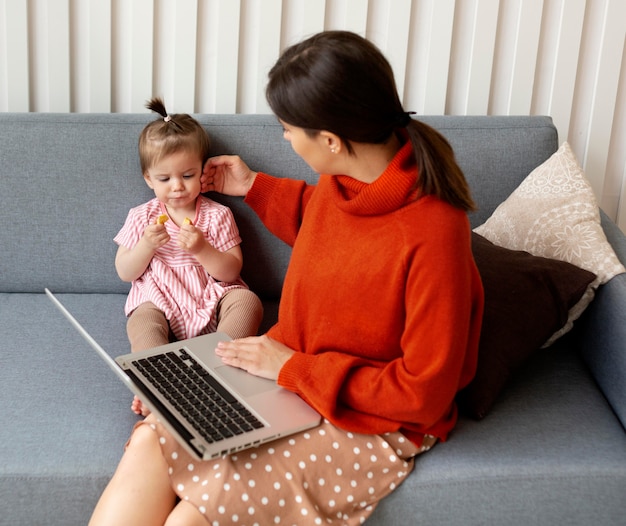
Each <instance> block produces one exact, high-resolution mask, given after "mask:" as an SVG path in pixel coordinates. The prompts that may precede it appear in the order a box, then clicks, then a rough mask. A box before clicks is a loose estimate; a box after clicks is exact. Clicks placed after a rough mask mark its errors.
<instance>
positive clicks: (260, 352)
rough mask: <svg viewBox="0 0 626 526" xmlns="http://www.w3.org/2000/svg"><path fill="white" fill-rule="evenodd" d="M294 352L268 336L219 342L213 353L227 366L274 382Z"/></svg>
mask: <svg viewBox="0 0 626 526" xmlns="http://www.w3.org/2000/svg"><path fill="white" fill-rule="evenodd" d="M294 352H295V351H294V350H293V349H290V348H289V347H287V346H286V345H283V344H282V343H280V342H278V341H276V340H273V339H271V338H269V337H268V336H265V335H264V336H251V337H249V338H240V339H238V340H232V341H227V342H220V343H218V345H217V348H216V349H215V353H216V354H217V355H218V356H219V357H220V358H221V359H222V361H223V362H224V363H225V364H227V365H232V366H234V367H239V368H240V369H243V370H244V371H247V372H249V373H250V374H254V375H255V376H261V377H262V378H268V379H270V380H276V379H277V378H278V373H279V372H280V370H281V368H282V366H283V365H284V364H285V362H287V360H289V358H291V356H292V355H293V353H294Z"/></svg>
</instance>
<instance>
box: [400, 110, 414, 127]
mask: <svg viewBox="0 0 626 526" xmlns="http://www.w3.org/2000/svg"><path fill="white" fill-rule="evenodd" d="M411 115H415V112H414V111H405V112H402V113H400V114H399V115H398V119H397V123H398V126H399V127H400V128H406V127H407V126H408V125H409V124H411V120H412V119H411Z"/></svg>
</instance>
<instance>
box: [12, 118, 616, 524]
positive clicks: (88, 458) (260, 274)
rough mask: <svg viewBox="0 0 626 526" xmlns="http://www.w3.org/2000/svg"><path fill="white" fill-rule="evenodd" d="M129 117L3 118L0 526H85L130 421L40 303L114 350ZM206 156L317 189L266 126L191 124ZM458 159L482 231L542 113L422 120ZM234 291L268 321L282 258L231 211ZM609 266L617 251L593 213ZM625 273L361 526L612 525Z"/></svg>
mask: <svg viewBox="0 0 626 526" xmlns="http://www.w3.org/2000/svg"><path fill="white" fill-rule="evenodd" d="M152 118H153V116H152V115H149V114H147V113H146V114H141V115H128V114H116V115H89V114H68V115H65V114H63V115H59V114H0V196H1V199H2V205H1V206H0V225H1V228H0V248H1V253H0V331H1V333H2V340H1V342H0V402H1V404H0V523H2V524H7V525H9V524H10V525H29V526H32V525H59V526H72V525H84V524H86V522H87V520H88V517H89V516H90V513H91V510H92V508H93V506H94V504H95V502H96V500H97V499H98V496H99V495H100V493H101V492H102V489H103V488H104V486H105V484H106V483H107V481H108V479H109V478H110V476H111V474H112V472H113V470H114V469H115V467H116V465H117V463H118V461H119V458H120V456H121V454H122V449H123V445H124V442H125V441H126V439H127V437H128V435H129V432H130V430H131V428H132V426H133V424H134V423H135V421H136V417H135V416H134V415H133V414H132V413H131V411H130V409H129V404H130V401H131V395H130V394H129V392H127V390H126V388H125V387H124V386H123V385H122V384H120V383H119V381H118V380H117V379H116V378H115V377H114V376H113V374H112V373H111V372H110V371H109V370H108V369H107V368H106V366H105V365H104V364H103V363H102V362H101V361H100V360H99V358H98V357H97V356H96V355H95V354H94V352H93V351H92V350H91V349H90V348H89V347H88V346H87V345H86V344H85V342H84V341H83V340H82V339H81V337H80V336H79V335H78V334H77V333H75V331H74V330H73V329H72V328H71V327H70V326H69V324H68V323H67V321H66V320H65V319H64V318H62V317H61V315H60V314H59V313H58V312H57V311H56V310H55V308H54V307H53V306H52V304H51V303H50V301H49V300H48V299H47V298H46V296H45V295H44V294H43V290H44V287H48V288H50V289H51V290H52V291H54V292H56V293H58V294H59V296H60V298H61V299H62V300H63V301H64V302H65V303H66V304H67V306H68V307H69V308H70V309H71V310H72V311H73V312H74V313H75V315H76V316H77V318H78V319H79V320H80V321H81V322H82V323H83V324H84V325H85V326H86V328H87V329H88V330H89V331H90V332H91V333H92V334H93V336H94V337H95V338H96V339H97V340H98V341H99V342H100V343H101V344H102V345H103V346H104V347H105V348H106V349H107V350H108V351H109V352H110V353H111V354H113V355H115V354H120V353H124V352H127V349H128V343H127V340H126V333H125V318H124V314H123V305H124V300H125V296H126V293H127V291H128V286H127V284H124V283H122V282H121V281H120V280H119V279H118V277H117V275H116V273H115V269H114V266H113V259H114V254H115V250H116V247H115V245H114V243H113V242H112V239H113V237H114V235H115V234H116V233H117V231H118V229H119V228H120V226H121V224H122V222H123V220H124V218H125V217H126V213H127V211H128V209H129V208H130V207H131V206H134V205H136V204H138V203H140V202H143V201H145V200H147V199H148V198H149V197H151V192H150V191H149V189H148V188H147V187H146V185H145V183H144V182H143V180H142V178H141V175H140V172H139V165H138V160H137V153H136V143H137V138H138V135H139V132H140V130H141V129H142V127H143V126H144V125H145V124H146V123H147V122H148V121H149V120H151V119H152ZM198 118H199V119H200V120H201V122H202V123H203V124H205V125H206V126H207V129H208V131H209V133H210V135H211V137H212V138H213V151H214V153H215V154H218V153H238V154H240V155H241V156H242V157H243V158H244V159H245V160H246V161H247V162H248V163H249V164H250V166H251V167H253V168H255V169H258V170H263V171H267V172H269V173H273V174H275V175H279V176H286V177H297V178H306V179H308V180H310V181H314V180H315V176H314V174H312V173H311V171H310V170H309V169H308V167H306V166H305V165H304V164H303V163H302V161H301V160H300V159H299V158H298V157H297V156H296V155H295V154H294V153H293V152H292V151H291V148H290V146H289V144H288V143H286V142H285V141H283V140H282V138H281V133H282V130H281V127H280V125H279V124H278V123H277V121H276V120H275V119H274V117H272V116H261V115H249V116H246V115H221V116H220V115H214V116H199V117H198ZM423 120H425V121H426V122H428V123H429V124H431V125H433V126H435V127H436V128H438V129H439V130H440V131H442V132H443V134H444V135H445V136H447V137H448V139H449V140H450V141H451V143H452V145H453V146H454V148H455V150H456V153H457V157H458V160H459V162H460V164H461V166H462V167H463V169H464V170H465V173H466V176H467V178H468V180H469V182H470V184H471V186H472V189H473V192H474V196H475V198H476V200H477V202H478V204H479V206H480V210H479V211H478V212H477V213H474V214H473V215H472V216H471V221H472V224H473V225H474V226H475V225H478V224H480V223H482V222H483V221H484V220H485V219H486V218H487V217H489V215H490V214H491V213H492V212H493V210H494V208H495V207H496V206H497V205H498V203H500V202H501V201H503V200H504V199H505V198H506V197H507V196H508V195H509V194H510V193H511V192H512V191H513V190H514V189H515V188H516V187H517V185H518V184H519V183H520V182H521V181H522V179H523V178H524V177H525V176H526V175H527V174H528V173H529V172H530V171H531V170H532V169H533V168H534V167H535V166H537V165H539V164H540V163H541V162H543V161H544V160H545V159H547V158H548V157H549V156H550V155H551V154H552V153H553V152H554V151H555V150H556V148H557V146H558V145H557V132H556V130H555V128H554V126H553V125H552V122H551V120H550V119H549V118H545V117H428V118H424V119H423ZM220 199H222V200H223V201H224V202H226V203H227V204H229V205H230V206H231V207H232V209H233V210H234V212H235V215H236V218H237V221H238V224H239V227H240V230H241V233H242V237H243V239H244V243H243V245H242V247H243V251H244V256H245V266H244V271H243V277H244V279H245V280H246V281H247V282H248V284H249V285H250V286H251V288H252V289H253V290H255V291H256V292H257V293H258V294H259V296H260V297H261V298H262V299H263V301H264V304H265V321H264V327H263V328H267V327H268V326H269V325H270V324H271V323H272V321H273V320H274V319H275V316H276V305H277V302H278V299H279V295H280V290H281V282H282V278H283V274H284V271H285V268H286V265H287V262H288V259H289V249H288V247H287V246H285V245H284V244H282V242H280V241H278V240H276V239H275V238H273V237H272V236H271V235H270V234H269V233H268V232H267V231H266V230H265V229H264V227H263V226H262V225H261V224H260V223H259V221H258V220H257V218H256V217H255V216H254V214H253V213H251V211H250V210H249V209H248V208H247V207H246V205H245V204H243V203H242V201H241V200H240V199H234V198H228V199H227V198H220ZM603 224H604V227H605V232H606V234H607V237H608V239H609V241H610V242H611V243H612V245H613V247H614V249H615V251H616V252H617V254H618V256H619V258H620V259H621V261H622V262H625V261H626V238H625V237H624V235H623V234H622V233H621V232H620V231H619V230H618V229H617V227H616V226H615V225H614V224H613V223H611V222H610V221H609V220H608V219H607V218H606V217H605V216H603ZM625 424H626V275H620V276H617V277H616V278H614V279H613V280H611V281H610V282H609V283H608V284H606V285H604V286H602V287H601V288H600V290H599V291H598V293H597V295H596V298H595V300H594V301H593V303H592V304H591V306H590V307H589V308H588V310H587V311H586V312H585V314H584V315H583V317H582V318H581V319H580V320H579V321H578V322H576V324H575V328H574V330H573V332H572V333H570V334H569V335H567V336H565V337H564V338H563V339H561V340H559V341H558V342H557V344H555V345H554V346H553V347H552V348H550V349H548V350H544V351H542V352H538V353H535V354H534V355H533V356H532V357H531V358H530V359H529V360H528V361H527V362H525V363H524V364H523V366H522V367H521V368H520V369H519V370H518V371H517V372H516V374H515V375H514V376H513V378H511V380H510V381H509V382H508V384H507V386H506V388H505V390H504V391H503V392H502V393H501V395H500V396H499V397H498V399H497V401H496V404H495V405H494V407H493V408H492V410H491V412H490V413H489V414H488V415H487V417H486V418H484V419H483V420H481V421H477V420H474V419H472V418H468V417H466V416H463V417H461V418H460V421H459V423H458V426H457V428H456V429H455V431H454V432H453V433H452V435H451V436H450V439H449V441H447V442H446V443H442V444H439V445H437V447H435V448H434V449H433V450H432V451H431V452H429V453H428V454H426V455H424V456H422V457H420V458H419V459H418V461H417V465H416V469H415V471H414V472H413V473H412V474H411V476H410V477H409V479H408V480H407V481H406V482H405V483H404V484H403V485H402V486H401V487H400V488H399V489H398V490H397V491H395V492H394V493H393V494H392V496H390V497H389V498H388V499H387V500H385V501H384V502H383V503H382V504H381V505H380V506H379V507H378V509H377V510H376V512H375V513H374V515H373V517H372V518H371V519H370V520H369V521H368V524H372V525H384V526H391V525H406V524H431V525H432V524H459V525H474V524H475V525H479V524H480V525H484V524H506V525H507V526H512V525H517V524H519V525H528V524H542V525H557V524H558V525H561V524H567V525H588V524H597V525H612V524H615V525H617V524H624V523H625V521H626V498H625V497H626V433H625V431H624V425H625Z"/></svg>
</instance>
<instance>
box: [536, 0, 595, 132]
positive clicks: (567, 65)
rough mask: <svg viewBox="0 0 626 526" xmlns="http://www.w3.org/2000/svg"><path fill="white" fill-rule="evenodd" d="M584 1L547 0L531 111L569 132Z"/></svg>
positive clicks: (560, 130)
mask: <svg viewBox="0 0 626 526" xmlns="http://www.w3.org/2000/svg"><path fill="white" fill-rule="evenodd" d="M585 5H586V1H585V0H546V2H545V9H544V13H543V21H542V25H541V39H540V43H539V50H538V58H537V71H536V72H535V93H534V100H533V105H532V108H531V113H533V114H541V115H550V116H551V117H552V118H553V119H554V122H555V124H556V126H557V129H558V130H559V136H560V138H561V139H562V140H564V139H565V138H566V137H567V135H568V130H569V124H570V117H571V112H572V103H573V99H574V89H575V87H576V73H577V71H578V58H579V53H580V43H581V39H582V29H583V21H584V18H585Z"/></svg>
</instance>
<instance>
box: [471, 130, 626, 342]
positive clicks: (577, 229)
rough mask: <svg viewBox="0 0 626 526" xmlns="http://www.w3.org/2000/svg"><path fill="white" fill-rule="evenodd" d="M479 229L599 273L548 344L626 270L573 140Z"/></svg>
mask: <svg viewBox="0 0 626 526" xmlns="http://www.w3.org/2000/svg"><path fill="white" fill-rule="evenodd" d="M474 230H475V232H477V233H478V234H480V235H481V236H483V237H485V238H487V239H488V240H489V241H491V242H492V243H494V244H496V245H498V246H501V247H505V248H508V249H512V250H525V251H526V252H529V253H531V254H533V255H535V256H541V257H545V258H551V259H558V260H560V261H567V262H568V263H571V264H573V265H576V266H577V267H580V268H583V269H585V270H588V271H590V272H593V273H594V274H596V276H597V278H596V279H595V280H594V281H593V282H592V283H591V285H589V287H588V288H587V290H586V292H585V294H584V295H583V297H582V298H581V300H580V301H579V302H578V303H577V304H576V305H574V307H572V309H571V310H570V311H569V316H568V319H567V323H566V324H565V325H564V326H563V328H561V329H560V330H558V331H557V332H556V333H555V334H553V335H552V337H551V338H550V339H549V340H548V341H547V342H546V344H545V345H544V346H548V345H550V344H551V343H553V342H554V341H555V340H556V339H557V338H559V337H560V336H562V335H563V334H565V333H566V332H567V331H569V330H570V329H571V328H572V325H573V323H574V321H575V320H576V319H578V317H579V316H580V315H581V314H582V313H583V311H584V310H585V309H586V308H587V306H588V305H589V303H591V300H593V297H594V295H595V291H596V289H597V288H598V286H600V285H602V284H604V283H606V282H607V281H609V280H610V279H611V278H612V277H613V276H616V275H617V274H621V273H622V272H626V268H624V266H623V265H622V264H621V263H620V262H619V260H618V259H617V256H616V255H615V252H614V251H613V248H612V247H611V245H610V244H609V242H608V241H607V239H606V236H605V235H604V231H603V230H602V227H601V225H600V212H599V210H598V204H597V201H596V198H595V195H594V193H593V190H592V188H591V185H590V184H589V181H588V180H587V178H586V177H585V174H584V172H583V169H582V168H581V166H580V164H579V163H578V161H577V159H576V156H575V155H574V153H573V152H572V150H571V148H570V146H569V144H568V143H567V142H565V143H563V145H562V146H561V147H560V148H559V150H558V151H557V152H555V153H554V154H553V155H552V156H551V157H550V158H549V159H548V160H547V161H546V162H544V163H543V164H542V165H541V166H538V167H537V168H535V169H534V170H533V171H532V172H531V173H530V174H529V175H528V177H526V179H524V181H522V183H521V184H520V185H519V187H518V188H517V189H516V190H515V191H514V192H513V193H512V194H511V195H510V196H509V197H508V199H507V200H506V201H504V202H503V203H502V204H501V205H500V206H499V207H498V208H496V210H495V211H494V213H493V214H492V216H491V217H490V218H489V219H488V220H487V221H486V222H485V223H483V224H482V225H480V226H479V227H476V228H475V229H474Z"/></svg>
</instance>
